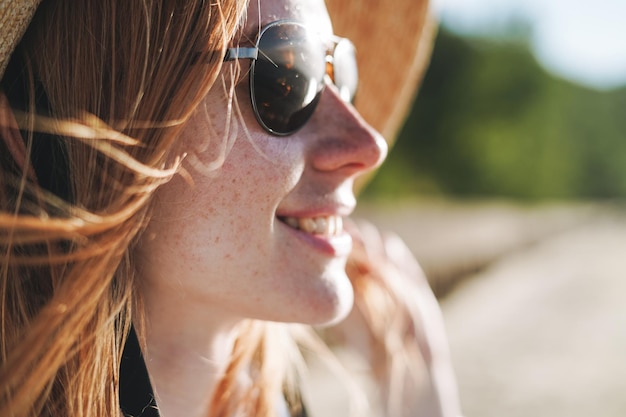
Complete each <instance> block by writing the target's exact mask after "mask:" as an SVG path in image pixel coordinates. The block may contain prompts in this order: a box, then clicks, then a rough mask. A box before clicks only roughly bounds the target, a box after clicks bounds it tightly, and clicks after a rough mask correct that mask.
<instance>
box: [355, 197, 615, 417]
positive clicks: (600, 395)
mask: <svg viewBox="0 0 626 417" xmlns="http://www.w3.org/2000/svg"><path fill="white" fill-rule="evenodd" d="M395 213H396V214H394V215H393V216H391V215H389V214H388V212H387V210H384V209H381V208H380V207H378V208H372V207H369V208H365V209H363V210H362V211H361V212H360V213H359V214H360V215H361V216H362V217H365V218H368V219H370V220H373V221H374V223H376V224H377V225H378V226H379V227H381V228H382V229H391V230H394V231H396V232H397V233H398V234H400V235H401V236H402V237H403V238H404V239H405V241H407V243H408V244H409V246H410V247H411V248H412V249H413V251H414V253H415V254H416V256H417V257H418V260H420V262H421V263H422V265H423V266H424V269H425V270H426V273H427V274H428V275H429V277H430V278H431V279H432V281H433V286H434V287H435V288H437V287H439V288H440V291H439V292H440V294H441V295H442V298H441V305H442V309H443V312H444V318H445V320H446V326H447V330H448V334H449V339H450V345H451V350H452V356H453V362H454V366H455V369H456V372H457V377H458V380H459V386H460V391H461V397H462V398H461V400H462V403H463V410H464V413H465V415H466V416H467V417H529V416H532V417H548V416H549V417H555V416H556V417H583V416H584V417H589V416H602V417H618V416H619V417H623V416H625V415H626V396H625V395H624V392H626V256H625V254H626V211H620V210H617V209H615V208H607V207H603V206H595V205H585V206H580V205H579V206H544V207H516V206H511V205H507V204H488V205H483V204H475V205H471V206H449V205H447V204H444V205H441V204H426V205H421V204H420V205H409V206H406V207H401V208H399V210H397V211H396V212H395ZM438 280H439V281H438ZM442 283H443V284H442Z"/></svg>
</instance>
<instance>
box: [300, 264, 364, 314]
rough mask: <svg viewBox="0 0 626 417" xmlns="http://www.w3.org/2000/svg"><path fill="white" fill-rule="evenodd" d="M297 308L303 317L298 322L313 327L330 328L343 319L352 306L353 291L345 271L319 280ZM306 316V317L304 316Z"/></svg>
mask: <svg viewBox="0 0 626 417" xmlns="http://www.w3.org/2000/svg"><path fill="white" fill-rule="evenodd" d="M321 282H322V283H323V284H322V285H321V286H320V287H318V288H315V289H314V290H312V291H311V292H310V293H309V294H308V296H306V299H305V300H304V301H303V303H302V304H301V306H300V307H299V310H300V313H301V314H303V317H302V318H301V319H300V320H298V321H299V322H301V323H304V324H310V325H313V326H330V325H333V324H336V323H338V322H340V321H341V320H343V319H345V318H346V316H348V314H349V313H350V311H351V310H352V306H353V304H354V289H353V288H352V283H351V282H350V279H349V278H348V276H347V275H346V273H345V271H343V270H342V271H341V272H340V273H333V274H332V275H331V276H326V277H324V279H322V280H321ZM305 315H306V316H305Z"/></svg>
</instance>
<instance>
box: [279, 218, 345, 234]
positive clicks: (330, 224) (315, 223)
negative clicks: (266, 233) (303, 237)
mask: <svg viewBox="0 0 626 417" xmlns="http://www.w3.org/2000/svg"><path fill="white" fill-rule="evenodd" d="M283 221H284V222H285V223H287V224H288V225H289V226H291V227H293V228H294V229H299V230H302V231H303V232H306V233H310V234H312V235H327V236H333V235H337V234H339V233H341V232H343V219H342V218H341V217H338V216H328V217H303V218H296V217H284V218H283Z"/></svg>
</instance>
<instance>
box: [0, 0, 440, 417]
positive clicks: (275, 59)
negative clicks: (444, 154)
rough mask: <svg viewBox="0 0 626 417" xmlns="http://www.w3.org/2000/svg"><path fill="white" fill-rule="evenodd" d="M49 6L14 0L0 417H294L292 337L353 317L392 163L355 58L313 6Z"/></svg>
mask: <svg viewBox="0 0 626 417" xmlns="http://www.w3.org/2000/svg"><path fill="white" fill-rule="evenodd" d="M37 3H38V2H36V1H30V2H29V1H11V0H9V1H3V3H2V6H3V8H5V10H8V12H6V11H5V14H4V16H3V19H5V20H3V30H2V32H3V33H4V34H5V35H4V36H6V38H5V39H4V40H3V42H2V45H3V49H2V50H3V52H2V54H3V55H2V61H1V62H0V63H1V64H2V65H1V66H0V68H1V69H2V70H4V67H5V66H6V70H4V73H3V75H2V91H3V92H2V95H1V97H2V98H1V101H0V103H1V108H0V116H1V119H0V120H1V123H0V125H1V129H2V130H1V135H2V139H3V140H2V141H0V164H1V169H2V175H1V176H0V190H1V191H0V242H1V246H0V257H1V258H0V259H1V261H0V268H1V269H0V277H1V279H2V281H1V282H2V288H1V290H0V291H1V295H2V300H1V303H2V304H1V306H0V307H1V308H2V311H1V317H2V330H1V331H2V337H1V346H0V347H1V354H2V356H1V358H2V359H1V361H2V368H1V369H0V381H1V383H0V384H1V386H2V394H0V415H2V416H5V415H6V416H35V415H38V416H39V415H44V416H47V415H49V416H111V415H120V414H121V413H122V412H123V413H124V414H126V415H133V416H137V415H143V416H148V415H157V414H158V415H161V416H162V417H169V416H180V415H185V416H206V415H211V416H235V415H237V416H276V415H288V414H291V415H303V413H304V411H303V410H302V407H301V405H302V402H301V400H300V392H301V383H302V381H301V380H300V379H299V378H301V376H300V377H299V376H297V375H301V374H297V373H295V372H294V368H295V367H296V365H297V363H298V362H299V359H298V357H299V356H298V346H297V345H296V341H298V342H301V343H307V341H308V343H309V345H310V346H311V345H314V346H316V347H315V349H318V350H319V349H322V345H320V344H319V343H317V342H316V341H315V339H314V338H313V337H312V335H311V333H310V332H309V331H308V330H307V329H308V328H309V327H307V326H311V325H314V326H317V325H326V326H329V325H332V324H335V323H337V322H339V321H340V320H342V319H343V318H345V317H346V316H347V315H348V313H349V312H350V310H351V307H352V304H353V299H354V294H355V292H354V290H353V285H352V284H351V281H350V279H349V278H348V277H347V275H346V262H347V259H348V255H349V254H350V251H351V247H352V244H351V242H352V239H351V237H350V235H349V234H348V232H347V231H346V229H344V227H343V219H344V217H346V216H348V215H349V214H350V213H351V211H352V210H353V209H354V205H355V202H354V201H355V200H354V195H353V191H352V188H353V183H354V181H355V179H356V178H357V177H359V176H361V175H362V174H365V173H367V172H369V171H371V170H372V169H374V168H375V167H377V166H378V165H379V164H380V163H381V161H382V160H383V158H384V156H385V153H386V144H385V141H384V140H383V138H382V137H381V136H380V135H379V134H378V133H377V132H376V131H375V130H374V129H373V128H372V127H371V126H369V125H368V124H367V123H366V122H365V121H364V120H363V119H362V118H361V116H360V115H359V114H358V113H357V111H356V110H355V108H354V107H352V106H351V104H350V101H351V100H352V99H353V98H354V93H355V84H354V80H355V64H354V56H353V55H354V50H353V47H352V45H351V44H350V42H348V41H346V40H342V39H339V38H337V37H336V36H335V35H334V32H333V29H332V27H331V22H330V19H329V16H328V13H327V10H326V7H325V5H324V3H323V1H322V0H313V1H312V0H260V1H259V2H251V3H250V4H249V5H248V4H247V3H246V2H245V1H238V0H221V1H214V2H206V1H201V0H198V1H184V2H183V1H142V2H134V1H127V0H124V1H112V0H110V1H93V2H88V1H86V2H74V1H71V0H57V1H49V0H44V1H42V2H41V4H37ZM335 7H336V8H337V10H339V11H338V12H337V16H341V15H342V13H341V9H342V8H344V7H346V6H342V5H341V4H339V3H338V4H337V5H336V6H335ZM354 10H357V9H356V7H354V6H353V8H352V10H344V11H343V16H349V15H350V14H351V13H352V11H354ZM424 10H425V9H423V10H420V11H419V12H418V13H417V15H418V17H419V23H420V25H419V27H418V30H417V33H418V34H419V33H421V26H422V24H423V22H424V14H423V11H424ZM33 13H34V15H33ZM7 16H9V18H7ZM5 29H6V30H5ZM24 31H25V32H24ZM23 32H24V34H23V37H22V38H21V41H20V43H19V44H17V41H18V40H19V39H20V36H21V34H22V33H23ZM415 39H417V37H415ZM413 46H415V45H413ZM5 50H6V51H7V52H4V51H5ZM407 55H408V56H410V57H411V58H410V62H409V63H410V64H412V63H413V58H412V57H413V56H414V55H413V54H411V53H408V54H407ZM9 57H10V60H9ZM411 73H416V72H415V71H412V72H411ZM391 78H392V79H391V83H392V84H393V83H395V85H397V86H398V85H401V84H402V82H403V81H404V79H402V82H398V80H395V81H394V80H393V77H391ZM415 80H417V78H416V77H414V81H415ZM407 97H408V96H407ZM407 100H408V98H404V101H405V102H406V101H407ZM387 113H389V112H387ZM396 113H397V112H396ZM373 276H374V275H372V276H371V277H370V276H369V275H368V274H363V273H362V271H361V272H359V271H355V272H354V276H353V282H354V283H355V284H354V285H355V286H354V288H356V289H357V291H356V294H357V301H359V300H358V298H359V297H366V296H367V294H368V293H367V291H362V292H359V290H358V289H359V288H366V287H367V286H368V285H367V282H368V280H370V281H372V282H373V281H374V278H373ZM355 277H360V278H355ZM359 282H361V283H362V284H357V283H359ZM377 282H378V286H379V288H380V291H383V294H385V292H384V291H387V293H388V294H389V297H391V298H390V299H391V300H394V298H393V297H394V294H396V293H397V291H396V292H395V293H394V291H393V290H388V289H387V287H388V283H387V282H385V280H384V279H382V278H381V279H378V281H377ZM409 285H410V284H409ZM370 297H371V296H370ZM365 301H367V300H365ZM357 304H358V305H359V306H360V309H359V310H357V311H356V312H355V313H354V314H353V323H354V327H350V328H348V329H347V330H346V328H345V327H344V328H343V329H342V328H337V329H336V330H335V332H336V334H335V335H336V336H337V335H343V336H345V335H347V334H349V333H351V332H352V331H353V329H356V328H358V326H359V325H363V324H365V328H367V327H368V326H369V325H371V320H370V319H368V314H367V313H368V307H367V306H368V305H369V304H368V303H367V302H365V303H360V304H359V303H357ZM386 309H387V310H388V309H393V310H394V311H395V310H397V309H398V307H393V308H392V307H391V306H389V307H386ZM399 311H401V312H402V313H403V314H404V315H405V316H406V317H408V318H409V319H410V320H408V324H405V325H403V326H400V328H397V329H394V330H393V332H395V333H397V340H400V341H401V346H402V347H401V349H400V351H402V352H409V355H410V351H411V348H412V347H414V346H416V345H419V343H417V342H416V341H415V340H416V339H418V337H417V336H419V334H417V335H416V333H418V331H417V330H416V329H419V327H415V326H413V324H414V322H415V315H416V314H415V313H414V314H412V315H411V314H410V313H411V310H410V309H409V308H406V309H404V308H403V307H402V305H401V307H400V310H399ZM281 323H282V324H281ZM287 323H301V324H303V325H306V326H297V325H294V324H287ZM344 326H345V325H344ZM411 326H413V327H411ZM364 334H367V335H368V336H367V337H370V336H369V333H367V332H365V333H364ZM384 334H385V332H383V333H382V334H377V333H376V332H372V335H373V336H371V339H372V340H373V341H374V345H373V346H378V345H380V346H381V347H382V348H383V349H385V350H388V348H389V346H386V345H385V344H384V343H378V342H379V341H378V338H380V337H382V336H383V335H384ZM407 336H410V337H407ZM347 339H349V338H347ZM316 343H317V344H316ZM376 343H378V345H377V344H376ZM375 358H378V356H376V355H372V359H375ZM377 362H380V364H381V366H382V367H383V369H386V368H388V365H389V364H388V363H387V362H388V360H387V356H385V355H383V356H382V359H380V360H377ZM427 362H428V361H427ZM429 363H430V362H429ZM144 364H145V368H144ZM390 375H391V373H389V372H386V371H383V372H380V375H379V376H380V381H382V382H384V381H388V380H389V378H390ZM409 376H410V375H409ZM405 377H406V375H402V380H404V378H405ZM401 385H403V384H401ZM408 386H409V387H412V388H414V385H410V383H409V385H408ZM433 386H436V384H434V385H433ZM394 392H395V388H394ZM394 392H391V393H389V390H388V393H389V396H390V397H391V396H393V395H392V394H394ZM407 396H410V395H407ZM403 398H404V395H401V396H400V399H399V400H398V401H399V402H402V401H403ZM157 409H158V411H157ZM389 410H392V408H389ZM409 412H410V410H409Z"/></svg>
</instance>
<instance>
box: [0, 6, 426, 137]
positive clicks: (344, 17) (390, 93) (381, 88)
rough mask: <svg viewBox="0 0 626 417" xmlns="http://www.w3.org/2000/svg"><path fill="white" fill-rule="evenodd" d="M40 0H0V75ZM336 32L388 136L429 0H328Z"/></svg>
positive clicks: (419, 49) (359, 102)
mask: <svg viewBox="0 0 626 417" xmlns="http://www.w3.org/2000/svg"><path fill="white" fill-rule="evenodd" d="M40 1H41V0H0V76H2V74H3V73H4V70H5V69H6V65H7V63H8V61H9V57H10V55H11V53H12V52H13V50H14V49H15V46H16V45H17V43H18V42H19V40H20V39H21V37H22V36H23V34H24V32H25V31H26V28H27V27H28V24H29V23H30V20H31V19H32V17H33V14H34V13H35V10H36V9H37V6H38V5H39V3H40ZM327 6H328V10H329V13H330V16H331V19H332V21H333V26H334V29H335V33H337V34H338V35H340V36H343V37H347V38H350V39H351V40H352V41H353V42H354V44H355V45H356V48H357V54H358V61H359V76H360V79H361V82H360V83H359V91H358V94H357V98H356V102H355V105H356V107H357V108H358V109H359V111H360V113H361V115H363V117H364V118H365V120H367V121H368V122H369V123H370V124H372V126H374V127H375V128H376V129H377V130H378V131H380V132H381V133H383V135H384V136H385V137H387V138H392V137H394V136H395V133H396V131H397V129H398V128H399V126H400V123H401V122H402V120H403V119H404V117H405V116H406V112H407V111H408V108H409V105H410V102H411V101H412V99H413V96H414V94H415V91H416V89H417V85H418V83H419V81H420V80H421V78H422V76H423V73H424V69H425V67H426V64H427V62H428V57H429V55H430V47H431V41H432V32H433V31H432V28H433V27H434V25H433V24H432V21H431V18H430V15H429V13H428V0H397V1H394V2H390V1H387V0H327Z"/></svg>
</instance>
